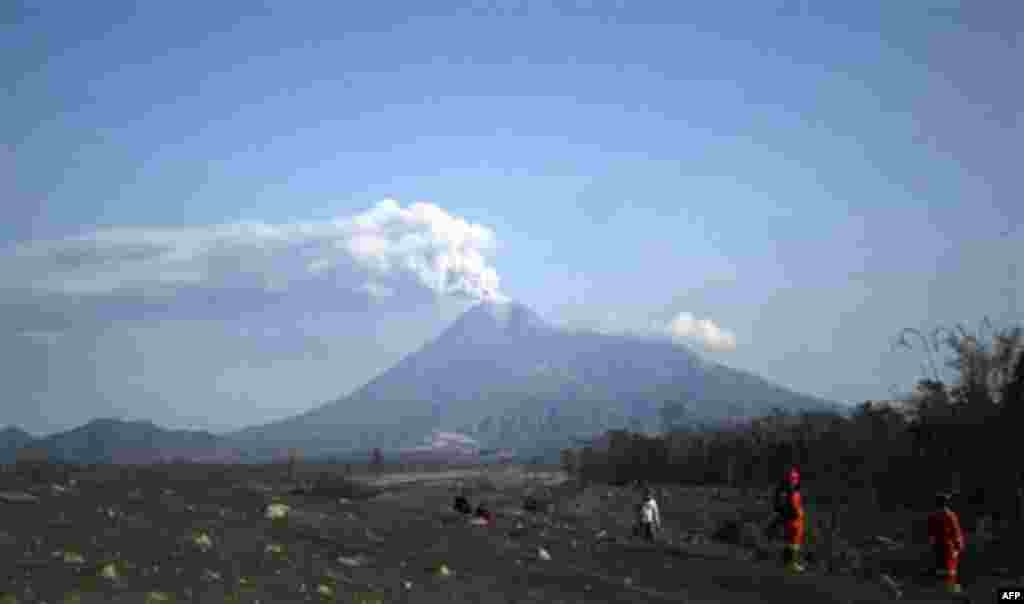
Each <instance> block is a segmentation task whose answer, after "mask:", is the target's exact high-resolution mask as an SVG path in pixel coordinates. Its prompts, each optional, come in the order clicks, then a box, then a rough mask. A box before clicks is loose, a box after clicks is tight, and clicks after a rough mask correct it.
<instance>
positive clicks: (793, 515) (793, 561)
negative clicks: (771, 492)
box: [775, 467, 805, 573]
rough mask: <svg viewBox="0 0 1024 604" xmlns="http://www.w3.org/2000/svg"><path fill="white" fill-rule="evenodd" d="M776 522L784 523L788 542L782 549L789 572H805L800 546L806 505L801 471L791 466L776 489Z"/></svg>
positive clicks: (802, 540)
mask: <svg viewBox="0 0 1024 604" xmlns="http://www.w3.org/2000/svg"><path fill="white" fill-rule="evenodd" d="M775 513H776V514H777V518H776V523H778V524H782V527H783V530H784V533H785V539H786V543H785V546H784V547H783V550H782V564H783V566H784V568H785V569H786V570H787V571H789V572H796V573H800V572H803V571H804V570H805V569H804V566H803V565H802V564H800V548H801V547H802V546H803V542H804V505H803V498H802V497H801V495H800V471H799V470H798V469H797V468H795V467H794V468H790V470H789V472H787V473H786V476H785V478H784V479H783V481H782V482H781V483H780V484H779V486H778V488H777V489H776V490H775Z"/></svg>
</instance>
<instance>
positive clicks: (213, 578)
mask: <svg viewBox="0 0 1024 604" xmlns="http://www.w3.org/2000/svg"><path fill="white" fill-rule="evenodd" d="M200 578H201V579H202V580H203V582H205V583H219V582H220V581H221V574H220V573H218V572H216V571H212V570H210V569H208V568H204V569H203V574H202V576H201V577H200Z"/></svg>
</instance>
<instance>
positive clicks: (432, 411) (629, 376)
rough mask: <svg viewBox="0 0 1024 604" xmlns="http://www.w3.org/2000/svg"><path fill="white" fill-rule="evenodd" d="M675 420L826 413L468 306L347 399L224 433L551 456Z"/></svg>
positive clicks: (782, 394) (349, 445)
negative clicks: (442, 435)
mask: <svg viewBox="0 0 1024 604" xmlns="http://www.w3.org/2000/svg"><path fill="white" fill-rule="evenodd" d="M666 402H669V403H678V404H679V405H681V406H682V408H683V415H684V417H683V418H681V420H680V421H683V422H684V423H694V424H696V423H708V422H717V421H722V420H725V419H727V418H749V417H753V416H757V415H763V414H767V413H770V412H771V410H772V409H773V408H781V409H785V410H788V411H798V410H802V409H814V410H822V409H835V408H836V405H835V404H834V403H829V402H827V401H823V400H821V399H817V398H814V397H810V396H806V395H802V394H798V393H795V392H792V391H790V390H787V389H785V388H782V387H780V386H778V385H776V384H772V383H771V382H769V381H767V380H765V379H763V378H760V377H758V376H756V375H753V374H750V373H747V372H743V371H738V370H735V369H731V368H729V367H726V366H724V365H719V364H716V363H709V362H707V361H705V360H703V359H702V358H700V357H699V356H698V355H697V354H696V353H694V352H693V351H691V350H690V349H688V348H686V347H684V346H680V345H679V344H677V343H674V342H672V341H670V340H668V339H663V338H653V337H635V336H617V335H606V334H599V333H593V332H582V333H581V332H571V331H568V330H564V329H561V328H558V327H555V326H551V325H549V324H547V323H545V322H544V321H543V320H542V319H541V318H540V317H538V316H537V315H536V314H535V313H534V312H532V311H531V310H530V309H529V308H527V307H525V306H523V305H521V304H516V303H510V304H490V303H485V304H481V305H478V306H476V307H474V308H472V309H470V310H469V311H467V312H466V313H464V314H463V315H462V316H461V317H460V318H459V319H458V320H456V321H455V323H454V324H452V325H451V326H450V327H449V328H448V329H447V330H445V331H444V332H443V333H442V334H441V335H440V336H439V337H438V338H436V339H435V340H433V341H431V342H429V343H427V344H426V345H425V346H424V347H423V348H421V349H420V350H418V351H416V352H414V353H412V354H410V355H408V356H407V357H405V358H404V359H403V360H402V361H401V362H399V363H398V364H397V365H396V366H394V367H392V368H391V369H389V370H387V371H385V372H383V373H382V374H380V375H379V376H377V377H376V378H374V379H373V380H371V381H370V382H369V383H367V384H366V385H365V386H363V387H362V388H360V389H358V390H357V391H356V392H354V393H352V394H351V395H350V396H347V397H345V398H342V399H340V400H337V401H334V402H331V403H328V404H325V405H323V406H321V407H319V408H317V409H314V410H312V411H310V412H308V413H305V414H303V415H300V416H297V417H293V418H289V419H286V420H282V421H279V422H274V423H271V424H268V425H265V426H259V427H254V428H249V429H246V430H243V431H241V432H239V433H236V434H234V435H232V438H234V439H237V441H238V442H239V443H242V444H243V445H244V446H246V447H249V448H250V449H254V450H255V449H260V448H264V449H268V450H269V449H271V448H281V447H285V446H298V447H302V448H303V449H304V450H306V451H310V452H321V451H327V450H339V451H345V450H357V449H362V450H365V449H367V448H369V447H376V446H379V447H384V448H392V449H398V448H403V447H408V446H413V445H415V444H417V443H418V442H419V441H420V440H421V439H422V438H423V437H424V435H427V434H430V433H431V432H432V431H434V430H452V431H458V432H461V433H464V434H467V435H469V436H472V437H473V438H475V439H476V440H478V441H479V442H480V443H482V444H483V445H484V446H488V447H493V446H500V447H513V448H517V449H520V450H521V449H523V448H537V449H541V450H549V449H552V448H557V447H558V446H560V445H562V444H565V443H566V442H567V441H568V439H569V438H570V437H571V436H574V435H580V434H593V433H597V432H601V431H603V430H605V429H608V428H623V427H632V428H634V429H643V430H655V429H657V428H658V427H659V426H660V420H661V418H660V415H659V409H660V408H661V406H662V405H663V404H664V403H666Z"/></svg>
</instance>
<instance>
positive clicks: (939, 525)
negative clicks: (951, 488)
mask: <svg viewBox="0 0 1024 604" xmlns="http://www.w3.org/2000/svg"><path fill="white" fill-rule="evenodd" d="M950 500H951V497H950V496H949V495H948V494H946V493H939V494H938V495H936V496H935V507H936V509H935V511H934V512H932V513H931V514H930V515H929V516H928V541H929V542H930V543H931V545H932V550H933V551H934V552H935V565H936V570H937V571H938V573H939V575H940V576H941V577H943V579H944V584H945V586H946V589H948V590H949V591H951V592H954V593H958V592H960V590H961V588H960V581H959V578H958V576H957V567H958V565H959V563H960V552H962V551H963V549H964V533H963V531H962V530H960V518H959V517H958V516H957V514H956V512H954V511H953V510H952V509H951V508H950Z"/></svg>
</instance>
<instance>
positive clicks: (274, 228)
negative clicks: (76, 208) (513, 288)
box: [0, 199, 504, 314]
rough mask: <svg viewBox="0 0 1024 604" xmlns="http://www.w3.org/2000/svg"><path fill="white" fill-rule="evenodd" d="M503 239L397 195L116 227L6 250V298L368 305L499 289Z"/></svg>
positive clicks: (486, 295) (92, 303)
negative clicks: (311, 215) (262, 298)
mask: <svg viewBox="0 0 1024 604" xmlns="http://www.w3.org/2000/svg"><path fill="white" fill-rule="evenodd" d="M495 247H496V240H495V236H494V233H493V232H492V231H491V230H490V229H488V228H487V227H485V226H482V225H479V224H474V223H470V222H467V221H466V220H464V219H463V218H460V217H458V216H453V215H451V214H449V213H448V212H446V211H445V210H443V209H442V208H440V207H438V206H436V205H433V204H429V203H414V204H411V205H409V206H407V207H402V206H400V205H399V204H398V202H396V201H394V200H390V199H389V200H384V201H382V202H380V203H379V204H377V205H376V206H374V207H373V208H371V209H369V210H367V211H365V212H363V213H360V214H357V215H355V216H349V217H342V218H337V219H334V220H330V221H321V222H301V223H290V224H266V223H262V222H237V223H232V224H220V225H206V226H196V227H183V228H146V227H117V228H110V229H104V230H99V231H95V232H91V233H87V234H84V235H81V236H77V237H69V238H65V239H59V240H40V241H29V242H25V243H21V244H19V245H17V246H15V247H13V248H11V249H9V250H7V251H3V252H0V274H3V275H4V281H3V282H0V290H3V291H0V295H4V296H6V297H7V298H8V300H16V301H18V302H20V304H21V306H22V307H23V308H24V307H32V306H34V304H32V303H31V302H32V301H35V300H46V301H48V303H49V304H58V305H59V304H61V303H77V305H78V306H79V308H83V309H84V308H85V307H89V310H90V311H91V312H96V309H97V305H99V306H102V305H103V304H108V303H109V304H113V303H114V302H117V303H125V302H126V301H128V302H131V301H135V302H145V303H157V304H161V305H163V304H167V303H169V302H171V301H174V300H175V299H176V298H181V299H186V298H188V299H190V300H191V301H192V303H194V304H195V305H196V307H197V308H198V307H200V306H203V305H206V306H210V305H211V304H210V301H214V302H215V303H216V304H217V305H221V306H224V305H227V306H230V305H231V303H232V301H233V300H232V299H234V301H238V302H242V301H244V300H245V299H247V298H248V299H249V302H250V303H252V302H251V300H252V299H253V298H254V297H257V296H259V295H267V296H272V295H273V296H278V297H281V296H285V295H294V294H297V293H301V292H303V291H305V292H307V293H308V294H309V295H307V296H305V298H306V299H315V300H325V299H326V300H329V301H330V303H331V304H341V302H339V301H337V300H335V297H340V296H342V295H343V294H348V295H356V296H361V298H360V299H361V300H363V301H364V302H365V301H367V300H369V301H374V300H382V299H385V298H388V299H397V300H403V299H407V298H409V295H415V294H422V293H428V294H431V295H434V296H438V297H444V296H453V297H460V298H463V299H472V300H478V299H490V298H503V297H504V296H502V294H501V293H500V291H499V279H498V274H497V271H496V270H495V269H494V267H493V266H492V265H491V263H490V262H489V257H490V256H491V254H492V253H493V251H494V249H495ZM183 294H187V295H183ZM196 294H198V295H196ZM19 295H20V296H19ZM189 296H191V298H189ZM26 301H29V302H26ZM55 301H56V302H55ZM47 308H51V307H49V306H48V307H47ZM58 314H59V313H58Z"/></svg>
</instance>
